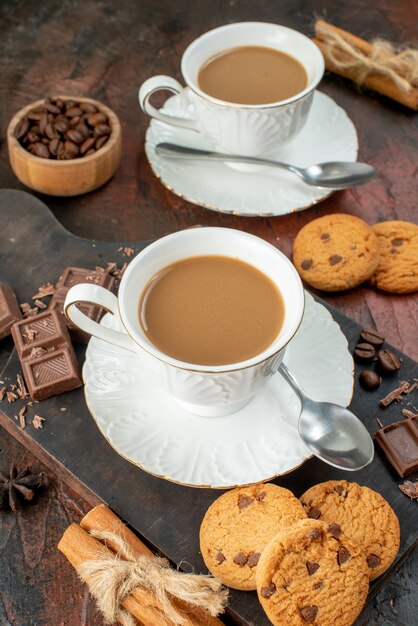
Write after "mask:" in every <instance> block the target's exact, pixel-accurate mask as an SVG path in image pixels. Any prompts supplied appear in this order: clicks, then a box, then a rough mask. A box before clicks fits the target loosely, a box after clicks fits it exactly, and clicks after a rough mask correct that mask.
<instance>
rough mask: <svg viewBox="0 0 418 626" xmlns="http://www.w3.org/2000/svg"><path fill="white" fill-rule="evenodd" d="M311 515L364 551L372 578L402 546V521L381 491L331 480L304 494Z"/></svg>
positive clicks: (384, 567)
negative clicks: (400, 522) (400, 523)
mask: <svg viewBox="0 0 418 626" xmlns="http://www.w3.org/2000/svg"><path fill="white" fill-rule="evenodd" d="M300 501H301V502H302V504H303V506H304V507H305V509H306V512H307V514H308V517H310V518H314V519H320V520H323V521H324V522H327V523H328V524H330V525H331V526H330V527H332V528H333V529H334V530H333V532H334V534H335V536H338V535H339V534H340V533H341V532H343V533H344V534H345V535H346V536H347V537H349V538H350V539H352V540H353V541H355V542H356V543H357V544H358V545H359V546H360V547H361V548H362V550H363V551H364V553H365V555H366V561H367V565H368V570H369V576H370V580H374V579H375V578H377V577H378V576H380V574H383V572H384V571H386V570H387V568H388V567H389V565H390V564H391V563H392V561H393V560H394V558H395V557H396V555H397V553H398V550H399V545H400V528H399V521H398V518H397V517H396V514H395V512H394V511H393V509H392V507H391V506H390V505H389V504H388V503H387V502H386V500H385V499H384V498H383V497H382V496H381V495H380V494H379V493H376V492H375V491H373V490H372V489H369V487H361V486H360V485H358V484H357V483H349V482H347V481H346V480H329V481H328V482H326V483H320V484H319V485H315V486H314V487H311V488H310V489H308V491H306V492H305V493H304V494H303V496H301V498H300Z"/></svg>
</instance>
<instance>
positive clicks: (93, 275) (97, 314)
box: [49, 267, 115, 343]
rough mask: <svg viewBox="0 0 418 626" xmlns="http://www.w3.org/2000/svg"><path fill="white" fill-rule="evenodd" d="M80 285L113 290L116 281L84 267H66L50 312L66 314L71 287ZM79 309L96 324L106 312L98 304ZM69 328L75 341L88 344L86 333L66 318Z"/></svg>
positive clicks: (82, 305) (104, 274) (84, 305)
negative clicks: (91, 285) (65, 306)
mask: <svg viewBox="0 0 418 626" xmlns="http://www.w3.org/2000/svg"><path fill="white" fill-rule="evenodd" d="M80 283H93V284H94V285H100V286H101V287H105V288H106V289H112V288H113V286H114V284H115V279H114V278H113V277H112V276H110V274H108V273H107V272H105V271H103V272H99V271H97V270H88V269H84V268H82V267H66V268H65V270H64V271H63V273H62V274H61V276H60V277H59V279H58V282H57V284H56V292H55V293H54V295H53V296H52V299H51V302H50V303H49V309H50V310H56V311H58V312H59V313H62V314H64V301H65V297H66V295H67V293H68V290H69V289H70V287H73V286H74V285H79V284H80ZM78 307H79V309H80V310H81V311H83V313H85V315H87V317H89V318H90V319H92V320H94V321H95V322H99V321H100V319H101V317H102V315H103V313H104V311H103V309H102V308H101V307H99V306H97V305H96V304H88V303H84V302H83V303H82V304H79V305H78ZM65 321H66V324H67V327H68V329H69V331H70V334H71V337H72V339H73V340H74V341H79V342H80V343H88V341H89V339H90V336H91V335H89V333H86V331H84V330H81V328H78V326H76V325H75V324H73V323H72V322H70V320H68V319H67V318H65Z"/></svg>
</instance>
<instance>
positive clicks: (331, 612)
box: [200, 480, 400, 626]
mask: <svg viewBox="0 0 418 626" xmlns="http://www.w3.org/2000/svg"><path fill="white" fill-rule="evenodd" d="M399 544H400V530H399V522H398V519H397V517H396V515H395V513H394V511H393V510H392V508H391V507H390V506H389V504H388V503H387V502H386V500H384V498H383V497H382V496H381V495H379V494H378V493H376V492H375V491H373V490H371V489H369V488H368V487H361V486H360V485H358V484H356V483H349V482H347V481H345V480H341V481H328V482H326V483H321V484H319V485H316V486H314V487H312V488H311V489H309V490H308V491H307V492H306V493H304V494H303V495H302V497H301V498H300V500H298V499H297V498H296V497H295V496H294V495H293V494H292V493H291V492H290V491H288V490H287V489H283V488H282V487H278V486H277V485H273V484H259V485H253V486H249V487H244V488H238V489H234V490H232V491H229V492H227V493H225V494H223V495H222V496H220V497H219V498H218V499H217V500H215V502H214V503H213V504H212V505H211V506H210V507H209V509H208V511H207V512H206V515H205V517H204V519H203V522H202V525H201V529H200V548H201V552H202V556H203V559H204V561H205V563H206V566H207V567H208V569H209V571H210V572H211V573H212V574H213V575H214V576H215V577H217V578H218V579H219V580H221V581H222V582H223V583H224V584H225V585H227V586H229V587H232V588H234V589H241V590H254V589H257V593H258V598H259V600H260V602H261V605H262V606H263V609H264V611H265V612H266V614H267V616H268V617H269V619H270V621H271V622H272V624H274V625H277V626H279V625H280V626H304V625H306V624H316V625H317V626H350V625H351V624H353V622H354V621H355V619H356V617H357V616H358V614H359V613H360V611H361V609H362V607H363V605H364V603H365V600H366V597H367V593H368V589H369V581H370V580H373V579H374V578H376V577H377V576H380V574H382V573H383V572H384V571H385V570H386V569H387V568H388V567H389V565H390V564H391V563H392V562H393V560H394V558H395V556H396V554H397V552H398V550H399Z"/></svg>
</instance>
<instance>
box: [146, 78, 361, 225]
mask: <svg viewBox="0 0 418 626" xmlns="http://www.w3.org/2000/svg"><path fill="white" fill-rule="evenodd" d="M316 93H317V94H320V97H325V98H328V99H329V100H331V101H332V103H333V104H334V105H335V106H336V107H338V108H340V109H342V110H343V111H344V113H345V114H346V116H347V119H348V121H349V122H350V123H351V125H352V127H353V129H354V134H355V141H356V156H355V160H354V161H352V162H353V163H356V162H357V160H358V153H359V148H360V146H359V137H358V133H357V129H356V126H355V124H354V122H353V120H352V119H351V118H350V117H349V115H348V113H347V111H346V110H345V109H344V108H343V107H342V106H340V105H339V104H338V103H337V102H336V101H335V100H334V98H332V97H331V96H329V95H328V94H326V93H324V92H323V91H319V89H316ZM178 97H179V96H178V94H176V95H174V96H171V98H178ZM171 98H168V100H171ZM168 100H167V101H166V102H168ZM163 106H165V104H164V105H163ZM157 122H158V120H155V119H151V121H150V123H149V124H148V127H147V130H146V132H145V143H144V152H145V156H146V158H147V161H148V163H149V165H150V167H151V170H152V173H153V174H154V176H155V177H156V178H157V180H159V181H160V183H161V184H162V185H163V187H165V188H166V189H168V191H171V193H173V194H174V195H175V196H177V197H178V198H181V199H182V200H185V201H186V202H190V203H191V204H193V205H195V206H200V207H202V208H204V209H208V210H209V211H213V212H215V213H222V214H225V215H235V216H237V217H284V216H285V215H292V214H293V213H298V212H299V211H305V210H306V209H310V208H312V207H314V206H316V205H317V204H319V203H320V202H323V201H324V200H327V199H328V198H329V197H330V196H332V195H333V194H334V193H335V192H336V191H339V190H338V189H330V190H329V191H328V192H327V193H325V194H324V195H323V196H321V197H320V198H317V199H316V200H313V201H312V202H310V203H309V204H304V205H303V206H300V207H294V208H292V209H291V210H290V211H286V212H285V213H274V212H264V213H252V212H246V211H236V210H231V209H223V208H220V207H216V206H214V205H212V204H209V203H207V202H203V201H201V200H196V199H195V198H193V197H192V196H189V195H187V194H184V193H182V192H181V191H178V190H177V189H175V188H174V187H172V186H171V185H169V184H168V183H167V182H166V181H165V180H163V178H162V174H159V173H158V172H157V171H156V169H155V167H154V162H153V160H152V159H151V158H150V157H149V153H152V154H153V155H156V153H155V150H154V148H153V147H152V146H151V142H150V140H149V134H150V131H151V129H152V128H154V127H155V126H156V123H157ZM159 123H161V122H159ZM304 130H305V129H302V131H301V134H302V133H303V132H304ZM324 189H325V188H324Z"/></svg>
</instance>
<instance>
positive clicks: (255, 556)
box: [247, 552, 261, 567]
mask: <svg viewBox="0 0 418 626" xmlns="http://www.w3.org/2000/svg"><path fill="white" fill-rule="evenodd" d="M260 556H261V552H253V553H252V554H250V556H249V557H248V561H247V565H248V566H249V567H255V566H256V565H257V563H258V561H259V560H260Z"/></svg>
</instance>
